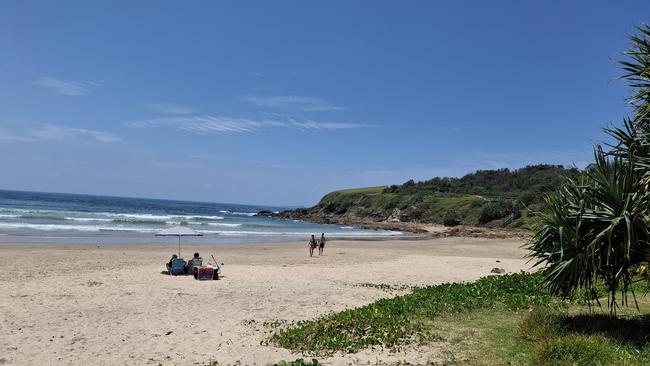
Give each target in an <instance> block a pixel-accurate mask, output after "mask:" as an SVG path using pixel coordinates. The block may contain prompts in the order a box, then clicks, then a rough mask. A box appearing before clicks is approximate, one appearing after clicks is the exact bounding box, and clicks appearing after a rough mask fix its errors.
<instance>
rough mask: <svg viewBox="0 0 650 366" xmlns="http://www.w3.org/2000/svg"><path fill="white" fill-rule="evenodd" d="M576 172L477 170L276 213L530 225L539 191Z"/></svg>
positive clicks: (339, 220) (343, 194)
mask: <svg viewBox="0 0 650 366" xmlns="http://www.w3.org/2000/svg"><path fill="white" fill-rule="evenodd" d="M580 174H581V173H580V171H579V170H578V169H575V168H564V167H563V166H561V165H546V164H541V165H530V166H526V167H524V168H521V169H516V170H509V169H498V170H479V171H477V172H475V173H471V174H467V175H465V176H464V177H462V178H433V179H430V180H427V181H422V182H415V181H413V180H410V181H408V182H406V183H404V184H401V185H392V186H381V187H370V188H358V189H347V190H341V191H335V192H332V193H329V194H327V195H326V196H324V197H323V198H322V199H321V200H320V202H319V203H318V204H317V205H316V206H314V207H311V208H299V209H296V210H290V211H283V212H281V213H279V214H277V215H275V216H278V217H284V218H292V219H302V220H307V221H313V222H319V223H336V224H356V225H359V224H361V225H363V224H364V223H379V222H384V223H386V222H388V223H390V222H415V223H436V224H445V225H449V226H453V225H458V224H465V225H481V226H483V225H484V226H493V227H497V226H500V227H520V228H531V227H532V225H533V224H534V219H533V218H532V215H531V212H534V211H537V210H539V209H541V205H540V203H541V202H542V201H543V198H544V195H545V194H547V193H549V192H551V191H554V190H555V189H557V187H559V186H560V183H561V180H562V177H563V176H565V177H570V178H577V177H578V176H579V175H580Z"/></svg>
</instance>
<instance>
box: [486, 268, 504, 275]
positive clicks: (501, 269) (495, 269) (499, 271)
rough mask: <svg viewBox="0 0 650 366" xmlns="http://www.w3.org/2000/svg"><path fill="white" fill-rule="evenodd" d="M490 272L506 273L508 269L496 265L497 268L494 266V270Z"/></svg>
mask: <svg viewBox="0 0 650 366" xmlns="http://www.w3.org/2000/svg"><path fill="white" fill-rule="evenodd" d="M490 273H498V274H502V273H506V270H505V269H503V268H496V267H495V268H492V270H491V271H490Z"/></svg>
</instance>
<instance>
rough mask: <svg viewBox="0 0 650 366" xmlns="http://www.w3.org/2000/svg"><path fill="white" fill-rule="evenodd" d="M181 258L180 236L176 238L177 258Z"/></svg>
mask: <svg viewBox="0 0 650 366" xmlns="http://www.w3.org/2000/svg"><path fill="white" fill-rule="evenodd" d="M180 257H181V236H180V235H179V236H178V258H180Z"/></svg>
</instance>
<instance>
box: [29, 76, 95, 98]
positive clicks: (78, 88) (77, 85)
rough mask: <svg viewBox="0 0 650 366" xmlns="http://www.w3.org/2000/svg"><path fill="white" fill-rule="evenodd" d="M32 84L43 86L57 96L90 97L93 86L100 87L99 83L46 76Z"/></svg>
mask: <svg viewBox="0 0 650 366" xmlns="http://www.w3.org/2000/svg"><path fill="white" fill-rule="evenodd" d="M30 84H33V85H38V86H42V87H44V88H46V89H49V90H50V91H52V92H54V93H55V94H59V95H69V96H81V95H88V94H90V92H91V88H90V87H91V86H97V85H100V84H99V83H96V82H90V81H72V80H63V79H56V78H52V77H45V76H41V77H40V78H38V79H36V80H34V81H32V82H31V83H30Z"/></svg>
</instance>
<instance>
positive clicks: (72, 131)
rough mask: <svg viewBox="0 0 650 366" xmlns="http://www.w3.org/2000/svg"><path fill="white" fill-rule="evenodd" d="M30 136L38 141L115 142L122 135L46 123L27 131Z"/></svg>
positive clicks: (119, 139)
mask: <svg viewBox="0 0 650 366" xmlns="http://www.w3.org/2000/svg"><path fill="white" fill-rule="evenodd" d="M27 136H28V138H31V139H33V140H36V141H71V140H87V139H92V140H95V141H97V142H102V143H114V142H119V141H121V140H122V138H121V137H119V136H117V135H115V134H112V133H108V132H103V131H94V130H87V129H85V128H76V127H66V126H54V125H45V126H42V127H39V128H36V129H31V130H28V131H27Z"/></svg>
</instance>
